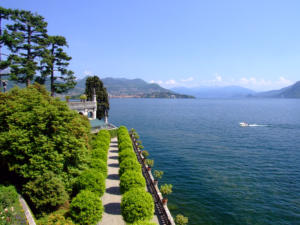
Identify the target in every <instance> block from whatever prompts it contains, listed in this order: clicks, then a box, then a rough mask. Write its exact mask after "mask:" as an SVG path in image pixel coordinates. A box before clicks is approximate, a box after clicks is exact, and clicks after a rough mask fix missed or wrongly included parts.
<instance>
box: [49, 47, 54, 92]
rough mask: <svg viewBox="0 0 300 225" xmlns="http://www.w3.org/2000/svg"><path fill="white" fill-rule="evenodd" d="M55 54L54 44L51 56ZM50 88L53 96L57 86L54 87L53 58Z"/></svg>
mask: <svg viewBox="0 0 300 225" xmlns="http://www.w3.org/2000/svg"><path fill="white" fill-rule="evenodd" d="M53 55H54V45H53V44H52V48H51V56H53ZM50 82H51V83H50V88H51V96H52V97H53V96H54V92H55V88H54V59H53V60H52V65H51V78H50Z"/></svg>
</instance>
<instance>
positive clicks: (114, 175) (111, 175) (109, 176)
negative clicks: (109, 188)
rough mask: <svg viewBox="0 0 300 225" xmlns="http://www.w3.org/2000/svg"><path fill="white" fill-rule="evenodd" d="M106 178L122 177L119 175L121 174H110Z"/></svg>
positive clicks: (116, 178) (117, 178) (115, 178)
mask: <svg viewBox="0 0 300 225" xmlns="http://www.w3.org/2000/svg"><path fill="white" fill-rule="evenodd" d="M106 179H110V180H119V179H120V177H119V174H116V173H115V174H109V175H108V176H107V178H106Z"/></svg>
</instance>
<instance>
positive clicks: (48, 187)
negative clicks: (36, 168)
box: [23, 172, 69, 213]
mask: <svg viewBox="0 0 300 225" xmlns="http://www.w3.org/2000/svg"><path fill="white" fill-rule="evenodd" d="M23 193H24V194H25V196H26V197H28V199H29V200H30V202H32V203H33V205H34V207H35V208H36V210H37V211H38V213H41V212H51V211H53V210H54V209H56V208H57V207H58V206H59V205H62V204H64V203H65V202H66V201H67V200H68V198H69V196H68V194H67V192H66V191H65V187H64V184H63V182H62V181H61V180H60V178H59V177H58V176H56V175H55V174H54V173H52V172H47V173H45V174H43V175H42V176H39V177H38V178H36V179H35V180H32V181H29V182H28V183H26V184H25V185H24V187H23Z"/></svg>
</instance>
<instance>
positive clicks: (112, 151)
mask: <svg viewBox="0 0 300 225" xmlns="http://www.w3.org/2000/svg"><path fill="white" fill-rule="evenodd" d="M110 152H111V153H118V152H119V151H118V150H110Z"/></svg>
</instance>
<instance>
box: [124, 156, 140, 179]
mask: <svg viewBox="0 0 300 225" xmlns="http://www.w3.org/2000/svg"><path fill="white" fill-rule="evenodd" d="M128 170H133V171H137V172H141V171H142V167H141V165H140V164H139V162H138V161H137V159H136V158H135V159H131V158H128V159H124V160H123V161H122V162H121V163H120V170H119V175H120V176H122V174H123V173H124V172H125V171H128Z"/></svg>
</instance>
